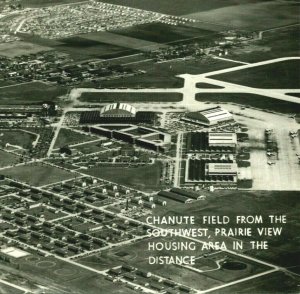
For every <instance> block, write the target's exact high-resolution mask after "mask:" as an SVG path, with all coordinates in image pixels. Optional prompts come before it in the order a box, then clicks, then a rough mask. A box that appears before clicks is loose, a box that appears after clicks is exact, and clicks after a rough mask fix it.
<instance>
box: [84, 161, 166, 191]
mask: <svg viewBox="0 0 300 294" xmlns="http://www.w3.org/2000/svg"><path fill="white" fill-rule="evenodd" d="M84 173H86V174H88V175H91V176H95V177H99V178H102V179H105V180H108V181H112V182H116V183H118V184H121V185H125V186H128V187H132V188H135V189H140V190H144V191H153V190H154V191H155V190H159V188H160V184H159V179H160V173H161V164H160V163H155V164H153V165H145V166H142V167H132V168H131V167H129V168H124V167H94V168H90V169H88V170H85V171H84Z"/></svg>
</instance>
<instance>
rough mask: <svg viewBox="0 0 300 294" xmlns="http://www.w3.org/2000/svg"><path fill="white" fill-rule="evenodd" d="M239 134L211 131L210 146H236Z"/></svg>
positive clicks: (209, 136) (209, 135)
mask: <svg viewBox="0 0 300 294" xmlns="http://www.w3.org/2000/svg"><path fill="white" fill-rule="evenodd" d="M236 144H237V136H236V133H213V132H211V133H209V134H208V145H209V147H233V148H234V147H236Z"/></svg>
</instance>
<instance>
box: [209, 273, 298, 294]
mask: <svg viewBox="0 0 300 294" xmlns="http://www.w3.org/2000/svg"><path fill="white" fill-rule="evenodd" d="M298 283H299V281H297V278H296V277H293V276H291V275H289V274H285V273H283V272H276V273H272V274H269V275H266V276H262V277H258V278H256V279H255V283H254V282H253V280H250V281H246V282H243V283H239V284H236V285H233V286H229V287H226V288H224V289H220V290H218V291H217V292H212V293H213V294H217V293H220V294H225V293H226V294H231V293H245V294H249V293H297V291H298V288H299V287H298Z"/></svg>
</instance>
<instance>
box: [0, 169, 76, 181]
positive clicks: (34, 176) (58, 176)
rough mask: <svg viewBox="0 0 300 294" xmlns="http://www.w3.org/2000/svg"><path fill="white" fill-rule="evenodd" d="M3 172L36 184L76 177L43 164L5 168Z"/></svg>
mask: <svg viewBox="0 0 300 294" xmlns="http://www.w3.org/2000/svg"><path fill="white" fill-rule="evenodd" d="M1 173H2V174H4V175H6V176H10V177H11V178H13V179H16V180H19V181H22V182H26V183H28V184H29V185H34V186H43V185H47V184H50V183H55V182H58V181H63V180H67V179H71V178H73V177H74V175H73V174H72V173H70V172H67V171H64V170H62V169H60V168H57V167H53V166H49V165H42V164H28V165H22V166H17V167H12V168H9V169H5V170H3V171H2V172H1Z"/></svg>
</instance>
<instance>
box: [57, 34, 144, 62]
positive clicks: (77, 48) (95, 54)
mask: <svg viewBox="0 0 300 294" xmlns="http://www.w3.org/2000/svg"><path fill="white" fill-rule="evenodd" d="M99 34H100V33H99ZM87 36H88V35H82V36H74V37H71V38H66V39H61V40H60V41H59V42H60V44H59V45H58V46H55V47H54V48H55V49H56V50H58V51H61V52H64V53H67V54H70V56H71V57H72V58H74V59H76V60H81V59H83V60H84V59H89V58H116V57H120V56H126V55H131V54H135V53H137V52H139V51H137V50H134V49H131V48H127V47H123V46H119V45H115V44H110V43H109V42H108V41H107V42H102V41H97V40H93V39H90V38H88V37H87ZM83 50H84V54H82V51H83Z"/></svg>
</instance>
